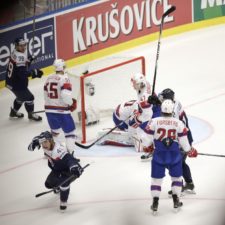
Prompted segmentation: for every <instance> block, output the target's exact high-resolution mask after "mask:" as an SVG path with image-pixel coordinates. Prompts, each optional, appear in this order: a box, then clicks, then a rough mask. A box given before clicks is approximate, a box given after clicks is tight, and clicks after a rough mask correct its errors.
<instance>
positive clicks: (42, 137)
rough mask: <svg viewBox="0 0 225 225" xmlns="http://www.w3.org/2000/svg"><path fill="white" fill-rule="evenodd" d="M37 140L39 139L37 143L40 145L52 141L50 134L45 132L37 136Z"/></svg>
mask: <svg viewBox="0 0 225 225" xmlns="http://www.w3.org/2000/svg"><path fill="white" fill-rule="evenodd" d="M38 139H39V143H42V142H44V141H47V140H53V136H52V133H51V132H49V131H45V132H42V133H41V134H40V135H39V138H38Z"/></svg>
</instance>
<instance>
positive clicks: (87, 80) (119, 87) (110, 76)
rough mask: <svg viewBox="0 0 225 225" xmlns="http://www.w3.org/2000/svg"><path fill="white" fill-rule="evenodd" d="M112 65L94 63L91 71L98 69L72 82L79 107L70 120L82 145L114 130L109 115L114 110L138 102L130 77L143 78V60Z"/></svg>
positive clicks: (111, 63) (111, 60) (101, 62)
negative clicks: (122, 104)
mask: <svg viewBox="0 0 225 225" xmlns="http://www.w3.org/2000/svg"><path fill="white" fill-rule="evenodd" d="M106 61H107V62H106ZM115 61H116V60H115V59H110V60H106V59H102V60H101V61H97V62H93V63H92V67H95V68H97V69H92V70H89V71H88V73H86V74H82V75H80V76H77V77H76V79H75V80H74V79H71V82H72V85H73V90H74V91H73V97H74V98H76V99H77V103H78V104H77V109H76V110H75V111H74V113H73V117H74V119H75V122H76V127H77V129H76V133H77V135H78V137H79V139H80V140H79V141H81V143H87V142H90V141H92V140H94V139H95V138H96V137H97V131H99V130H101V129H104V128H112V127H114V126H115V125H114V123H113V119H112V114H113V111H114V110H115V109H116V107H117V106H118V105H119V104H120V103H122V102H124V101H130V100H133V99H137V93H136V91H135V90H134V88H133V86H132V84H131V77H132V76H133V75H134V74H135V73H142V74H145V58H144V57H143V56H140V57H136V58H132V59H129V60H124V59H120V62H118V63H115ZM117 61H118V60H117ZM113 62H114V63H113ZM93 64H94V66H93Z"/></svg>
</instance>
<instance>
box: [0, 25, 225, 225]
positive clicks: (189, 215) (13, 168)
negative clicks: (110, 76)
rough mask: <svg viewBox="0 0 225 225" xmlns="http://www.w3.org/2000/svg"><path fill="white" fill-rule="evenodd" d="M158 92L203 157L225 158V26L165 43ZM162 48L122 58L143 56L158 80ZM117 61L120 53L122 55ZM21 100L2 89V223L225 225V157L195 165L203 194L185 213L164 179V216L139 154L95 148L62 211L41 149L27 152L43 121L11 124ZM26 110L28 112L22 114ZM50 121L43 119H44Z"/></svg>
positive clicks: (188, 201)
mask: <svg viewBox="0 0 225 225" xmlns="http://www.w3.org/2000/svg"><path fill="white" fill-rule="evenodd" d="M161 41H162V43H161V49H160V55H159V62H158V71H157V82H156V91H160V90H162V89H164V88H167V87H170V88H172V89H174V90H175V91H176V96H177V97H178V98H179V99H180V101H181V102H182V103H183V105H184V106H185V109H186V112H187V113H188V115H190V117H191V118H192V119H191V121H192V122H191V126H192V128H193V133H194V138H195V147H196V148H197V149H198V151H199V152H202V153H212V154H223V155H225V138H224V135H225V119H224V115H225V25H219V26H214V27H210V28H206V29H202V30H197V31H192V32H188V33H184V34H180V35H176V36H172V37H169V38H166V39H164V38H163V39H162V40H161ZM156 47H157V42H153V43H150V44H148V45H145V46H143V47H139V48H135V49H133V50H130V51H126V52H123V53H121V54H120V56H121V55H122V57H133V56H140V55H144V56H145V57H146V59H147V74H148V79H149V81H151V82H152V76H153V73H154V63H155V54H156ZM116 56H117V55H115V57H116ZM44 79H45V78H43V79H41V80H38V79H36V80H32V81H31V82H30V89H31V90H32V92H33V93H34V94H35V97H36V101H35V103H36V105H35V108H36V110H39V109H40V110H41V109H42V108H43V94H42V85H43V80H44ZM13 99H14V96H13V95H12V94H11V93H10V92H9V91H8V90H5V89H4V90H1V92H0V103H1V107H0V108H1V109H0V111H1V117H0V143H1V150H0V151H1V157H0V182H1V184H0V225H26V224H32V225H49V224H54V225H65V224H66V225H69V224H77V225H89V224H90V225H105V224H107V225H142V224H143V225H144V224H146V225H147V224H148V225H149V224H151V225H156V224H157V225H159V224H164V225H172V224H173V225H174V224H182V225H199V224H204V225H212V224H213V225H224V224H225V178H224V171H225V158H222V157H207V156H198V157H197V158H196V159H188V160H187V162H188V164H189V165H190V167H191V171H192V175H193V179H194V183H195V186H196V192H197V194H196V195H189V196H185V197H184V198H183V203H184V206H183V208H182V210H181V211H180V212H179V213H177V214H176V213H174V212H173V210H172V200H171V199H169V198H168V197H167V191H168V190H169V189H170V178H169V176H167V177H166V178H165V179H164V182H163V187H162V193H161V199H160V205H159V213H158V215H157V216H153V215H152V213H151V211H150V209H149V207H150V204H151V195H150V190H149V187H150V163H149V162H146V163H143V162H141V161H140V155H139V154H137V153H135V152H134V149H132V148H130V149H129V148H128V149H124V148H116V147H109V146H107V147H99V146H94V147H93V148H91V149H89V150H83V149H78V150H77V155H78V157H79V158H80V159H81V162H82V165H85V164H86V163H90V162H94V163H93V164H91V166H90V167H88V168H87V169H86V170H85V172H84V173H83V175H82V177H81V178H80V179H79V180H77V181H76V182H74V183H73V184H72V185H71V194H70V196H69V206H68V210H67V212H66V213H64V214H61V213H59V212H58V206H59V199H58V196H56V195H53V194H47V195H44V196H42V197H40V198H35V197H34V196H35V194H37V193H39V192H42V191H45V190H46V189H45V188H44V181H45V179H46V177H47V175H48V173H49V169H48V167H47V161H46V159H44V158H43V153H42V151H34V152H28V151H27V145H28V143H29V142H30V140H31V139H32V138H33V137H34V136H35V135H37V134H39V133H40V132H42V131H44V130H47V129H48V125H47V121H46V118H45V117H44V119H43V122H41V123H35V122H29V121H28V120H27V118H26V117H25V118H24V119H22V120H20V121H12V120H9V118H8V114H9V108H10V106H11V103H12V101H13ZM22 112H25V111H24V109H22ZM43 116H44V115H43Z"/></svg>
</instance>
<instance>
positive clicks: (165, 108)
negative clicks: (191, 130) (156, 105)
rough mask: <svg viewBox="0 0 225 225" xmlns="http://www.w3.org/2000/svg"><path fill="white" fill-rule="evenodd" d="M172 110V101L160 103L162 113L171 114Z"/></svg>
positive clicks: (167, 100)
mask: <svg viewBox="0 0 225 225" xmlns="http://www.w3.org/2000/svg"><path fill="white" fill-rule="evenodd" d="M173 110H174V102H173V101H172V100H170V99H166V100H164V101H163V102H162V105H161V112H162V113H167V114H172V113H173Z"/></svg>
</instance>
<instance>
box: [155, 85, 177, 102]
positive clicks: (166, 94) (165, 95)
mask: <svg viewBox="0 0 225 225" xmlns="http://www.w3.org/2000/svg"><path fill="white" fill-rule="evenodd" d="M174 96H175V93H174V91H173V90H171V89H170V88H166V89H164V90H163V91H162V92H161V93H160V94H159V98H160V99H162V100H165V99H170V100H172V101H174Z"/></svg>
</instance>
